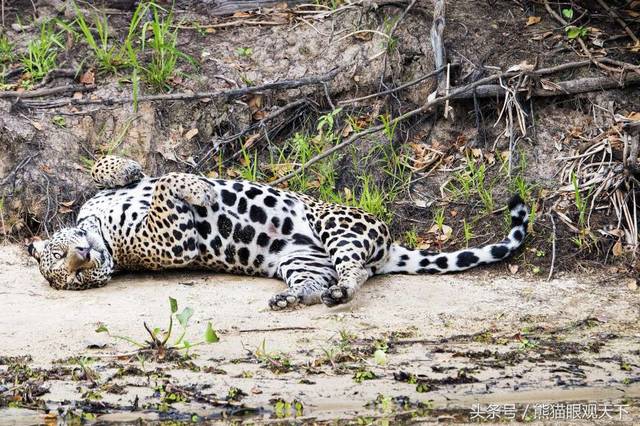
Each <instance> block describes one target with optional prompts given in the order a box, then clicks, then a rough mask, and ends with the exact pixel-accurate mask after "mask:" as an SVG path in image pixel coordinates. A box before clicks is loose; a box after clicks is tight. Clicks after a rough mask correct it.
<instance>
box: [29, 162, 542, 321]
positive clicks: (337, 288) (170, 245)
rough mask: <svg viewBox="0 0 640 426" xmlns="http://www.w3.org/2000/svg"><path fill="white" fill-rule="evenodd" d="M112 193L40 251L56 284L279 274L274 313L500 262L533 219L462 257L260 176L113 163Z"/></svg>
mask: <svg viewBox="0 0 640 426" xmlns="http://www.w3.org/2000/svg"><path fill="white" fill-rule="evenodd" d="M92 176H93V179H94V180H95V182H96V183H97V184H98V185H100V186H108V189H104V190H102V191H100V192H98V193H97V194H96V195H95V196H94V197H93V198H91V199H89V200H88V201H87V202H86V203H85V204H84V205H83V206H82V208H81V209H80V212H79V214H78V218H77V223H76V227H74V228H67V229H63V230H60V231H58V232H56V233H55V234H54V236H53V237H52V238H51V239H50V240H48V241H42V242H37V243H34V244H32V245H30V246H29V252H30V254H31V255H32V256H34V257H35V258H36V259H38V262H39V267H40V271H41V273H42V274H43V275H44V277H45V278H46V279H47V280H48V281H49V283H50V284H51V286H52V287H54V288H57V289H69V290H80V289H87V288H91V287H98V286H102V285H104V284H106V283H107V281H108V280H109V279H110V277H111V275H112V274H113V273H114V272H117V271H127V270H139V269H145V270H164V269H171V268H185V267H190V268H201V269H208V270H213V271H220V272H229V273H235V274H243V275H260V276H268V277H278V278H280V279H282V280H284V281H285V282H286V283H287V285H288V289H287V290H286V291H285V292H283V293H280V294H277V295H275V296H274V297H272V298H271V300H270V301H269V305H270V306H271V308H273V309H283V308H286V307H290V306H293V305H296V304H299V303H302V304H306V305H310V304H315V303H320V302H322V303H324V304H325V305H327V306H334V305H338V304H341V303H345V302H348V301H350V300H351V299H352V298H353V297H354V294H355V293H356V291H357V290H358V289H359V288H360V286H361V285H362V284H363V283H364V282H365V281H366V280H367V279H368V278H369V277H371V276H372V275H376V274H387V273H406V274H423V273H425V274H441V273H445V272H455V271H462V270H465V269H469V268H472V267H474V266H478V265H483V264H487V263H492V262H497V261H500V260H503V259H505V258H506V257H508V256H510V255H511V254H512V253H513V252H514V251H515V250H516V249H517V248H518V247H520V245H521V244H522V243H523V241H524V238H525V234H526V231H527V221H528V216H529V212H528V209H527V207H526V206H525V205H524V203H523V201H522V199H520V197H518V196H515V197H514V198H513V199H512V200H511V202H510V203H509V210H510V212H511V232H510V233H509V235H508V236H507V237H506V238H505V239H504V240H502V241H501V242H499V243H497V244H489V245H486V246H483V247H476V248H469V249H464V250H459V251H455V252H450V253H437V252H432V251H427V250H412V249H409V248H406V247H403V246H401V245H398V244H394V243H392V239H391V236H390V235H389V230H388V228H387V226H386V225H385V224H384V223H383V222H381V221H379V220H378V219H376V218H375V217H374V216H372V215H370V214H368V213H366V212H364V211H362V210H360V209H356V208H352V207H345V206H341V205H336V204H329V203H324V202H321V201H317V200H315V199H313V198H311V197H308V196H305V195H301V194H296V193H292V192H287V191H282V190H279V189H276V188H273V187H270V186H268V185H264V184H259V183H253V182H248V181H234V180H212V179H205V178H202V177H198V176H196V175H191V174H184V173H169V174H167V175H165V176H162V177H159V178H151V177H146V176H144V174H143V173H142V169H141V167H140V166H139V165H138V164H137V163H135V162H133V161H131V160H125V159H121V158H117V157H105V158H104V159H102V160H100V161H98V162H96V165H95V166H94V169H93V170H92Z"/></svg>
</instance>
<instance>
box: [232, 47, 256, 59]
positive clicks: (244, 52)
mask: <svg viewBox="0 0 640 426" xmlns="http://www.w3.org/2000/svg"><path fill="white" fill-rule="evenodd" d="M236 55H238V56H240V57H241V58H250V57H251V55H253V49H252V48H250V47H238V48H237V49H236Z"/></svg>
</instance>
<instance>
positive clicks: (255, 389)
mask: <svg viewBox="0 0 640 426" xmlns="http://www.w3.org/2000/svg"><path fill="white" fill-rule="evenodd" d="M251 393H252V394H254V395H259V394H261V393H262V389H260V388H259V387H258V386H254V387H252V388H251Z"/></svg>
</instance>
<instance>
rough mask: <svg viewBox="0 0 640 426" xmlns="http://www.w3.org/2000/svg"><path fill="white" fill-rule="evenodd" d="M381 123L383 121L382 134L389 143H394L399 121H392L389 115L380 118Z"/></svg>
mask: <svg viewBox="0 0 640 426" xmlns="http://www.w3.org/2000/svg"><path fill="white" fill-rule="evenodd" d="M380 121H382V125H383V126H384V129H383V130H382V132H383V133H384V135H385V136H386V137H387V139H388V140H389V142H392V141H393V137H394V136H395V134H396V127H398V120H395V119H392V118H391V116H390V115H389V114H383V115H381V116H380Z"/></svg>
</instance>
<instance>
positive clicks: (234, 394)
mask: <svg viewBox="0 0 640 426" xmlns="http://www.w3.org/2000/svg"><path fill="white" fill-rule="evenodd" d="M245 396H247V393H246V392H245V391H243V390H242V389H240V388H237V387H235V386H231V387H230V388H229V390H228V391H227V397H226V400H227V401H240V400H241V399H242V398H244V397H245Z"/></svg>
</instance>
